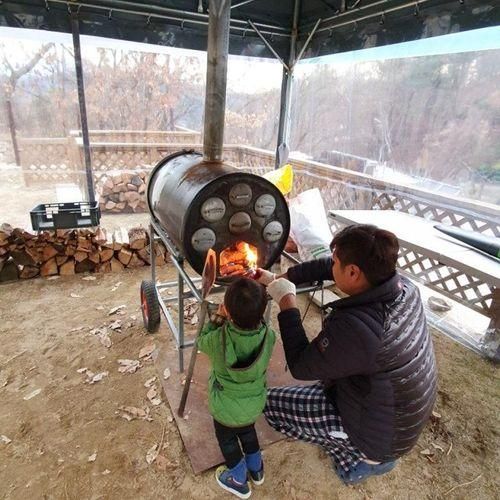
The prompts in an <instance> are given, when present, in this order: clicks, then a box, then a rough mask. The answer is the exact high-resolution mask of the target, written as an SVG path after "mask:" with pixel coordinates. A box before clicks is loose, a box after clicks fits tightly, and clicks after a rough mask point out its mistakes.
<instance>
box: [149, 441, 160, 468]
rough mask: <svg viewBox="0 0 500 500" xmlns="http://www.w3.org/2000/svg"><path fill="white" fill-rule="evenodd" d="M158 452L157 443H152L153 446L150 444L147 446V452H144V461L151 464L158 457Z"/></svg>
mask: <svg viewBox="0 0 500 500" xmlns="http://www.w3.org/2000/svg"><path fill="white" fill-rule="evenodd" d="M158 453H159V450H158V444H154V445H153V446H151V448H149V450H148V452H147V453H146V462H147V463H148V464H149V465H151V464H152V463H153V462H154V461H155V460H156V458H157V457H158Z"/></svg>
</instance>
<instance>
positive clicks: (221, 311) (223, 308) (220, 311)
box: [216, 304, 227, 318]
mask: <svg viewBox="0 0 500 500" xmlns="http://www.w3.org/2000/svg"><path fill="white" fill-rule="evenodd" d="M216 314H217V316H222V317H224V318H227V311H226V306H225V305H224V304H219V308H218V309H217V313H216Z"/></svg>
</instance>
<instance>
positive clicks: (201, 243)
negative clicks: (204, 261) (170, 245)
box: [191, 227, 216, 252]
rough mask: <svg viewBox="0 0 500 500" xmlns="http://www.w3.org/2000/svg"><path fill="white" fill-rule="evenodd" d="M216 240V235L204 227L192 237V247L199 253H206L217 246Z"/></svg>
mask: <svg viewBox="0 0 500 500" xmlns="http://www.w3.org/2000/svg"><path fill="white" fill-rule="evenodd" d="M215 240H216V237H215V233H214V232H213V231H212V230H211V229H209V228H208V227H202V228H200V229H198V230H196V231H195V232H194V233H193V236H191V245H193V248H194V249H195V250H196V251H197V252H206V251H207V250H208V249H209V248H212V247H213V246H214V245H215Z"/></svg>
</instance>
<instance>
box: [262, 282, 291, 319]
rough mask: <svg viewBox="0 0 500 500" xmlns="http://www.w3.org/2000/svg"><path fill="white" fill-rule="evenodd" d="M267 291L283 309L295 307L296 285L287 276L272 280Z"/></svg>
mask: <svg viewBox="0 0 500 500" xmlns="http://www.w3.org/2000/svg"><path fill="white" fill-rule="evenodd" d="M267 293H268V294H269V295H270V296H271V297H272V298H273V300H274V301H275V302H276V303H277V304H278V305H279V306H280V309H281V310H282V311H283V310H285V309H290V308H292V307H295V285H294V284H293V283H292V282H291V281H288V280H286V279H285V278H278V279H277V280H274V281H272V282H271V283H270V284H269V285H268V287H267Z"/></svg>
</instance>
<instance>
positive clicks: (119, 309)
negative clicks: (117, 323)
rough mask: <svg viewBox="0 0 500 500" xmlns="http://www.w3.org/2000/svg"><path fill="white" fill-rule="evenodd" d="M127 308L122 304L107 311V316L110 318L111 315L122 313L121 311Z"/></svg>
mask: <svg viewBox="0 0 500 500" xmlns="http://www.w3.org/2000/svg"><path fill="white" fill-rule="evenodd" d="M126 307H127V306H126V305H125V304H122V305H121V306H116V307H113V308H112V309H110V310H109V312H108V316H112V315H113V314H116V313H117V312H119V311H122V309H125V308H126Z"/></svg>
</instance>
